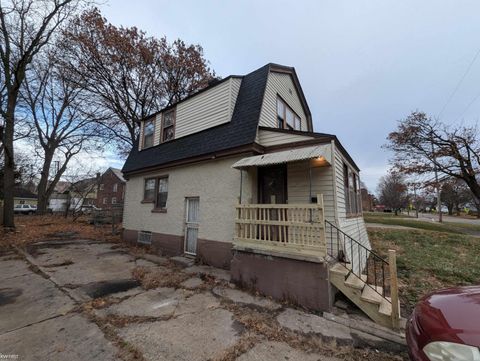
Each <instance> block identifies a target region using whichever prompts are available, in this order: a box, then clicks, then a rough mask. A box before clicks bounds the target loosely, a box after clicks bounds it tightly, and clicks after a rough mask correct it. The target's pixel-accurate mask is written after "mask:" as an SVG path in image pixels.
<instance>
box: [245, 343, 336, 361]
mask: <svg viewBox="0 0 480 361" xmlns="http://www.w3.org/2000/svg"><path fill="white" fill-rule="evenodd" d="M278 360H288V361H340V359H338V358H334V357H327V356H322V355H318V354H313V353H306V352H304V351H301V350H297V349H294V348H292V347H290V346H289V345H287V344H286V343H283V342H273V341H266V342H262V343H259V344H257V345H255V346H254V347H253V348H252V349H250V350H249V351H247V352H246V353H244V354H243V355H240V356H239V357H238V358H237V359H236V361H278Z"/></svg>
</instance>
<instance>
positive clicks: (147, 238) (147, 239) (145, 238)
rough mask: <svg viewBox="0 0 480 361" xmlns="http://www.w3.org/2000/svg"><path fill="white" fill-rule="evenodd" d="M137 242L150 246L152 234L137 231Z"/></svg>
mask: <svg viewBox="0 0 480 361" xmlns="http://www.w3.org/2000/svg"><path fill="white" fill-rule="evenodd" d="M137 242H138V243H141V244H147V245H150V244H152V232H148V231H139V232H138V237H137Z"/></svg>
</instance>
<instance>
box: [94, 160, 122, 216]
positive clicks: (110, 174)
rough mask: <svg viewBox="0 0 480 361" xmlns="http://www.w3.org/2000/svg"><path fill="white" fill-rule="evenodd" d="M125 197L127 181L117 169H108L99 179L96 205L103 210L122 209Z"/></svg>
mask: <svg viewBox="0 0 480 361" xmlns="http://www.w3.org/2000/svg"><path fill="white" fill-rule="evenodd" d="M124 195H125V179H124V178H123V175H122V172H121V170H120V169H117V168H112V167H110V168H108V169H107V170H106V171H105V173H103V174H102V175H101V176H99V178H98V191H97V199H96V202H95V205H96V206H97V207H98V208H102V209H111V208H122V207H123V200H124Z"/></svg>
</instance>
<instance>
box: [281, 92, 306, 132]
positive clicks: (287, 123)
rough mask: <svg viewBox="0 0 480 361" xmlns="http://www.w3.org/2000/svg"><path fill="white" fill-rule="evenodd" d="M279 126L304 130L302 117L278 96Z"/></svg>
mask: <svg viewBox="0 0 480 361" xmlns="http://www.w3.org/2000/svg"><path fill="white" fill-rule="evenodd" d="M277 126H278V128H280V129H289V130H293V129H295V130H302V122H301V120H300V117H299V116H298V115H297V114H295V112H294V111H293V110H292V108H290V107H289V106H288V105H287V103H286V102H285V101H283V99H282V98H280V97H278V96H277Z"/></svg>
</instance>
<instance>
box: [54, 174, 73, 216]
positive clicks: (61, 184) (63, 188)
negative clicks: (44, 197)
mask: <svg viewBox="0 0 480 361" xmlns="http://www.w3.org/2000/svg"><path fill="white" fill-rule="evenodd" d="M70 186H71V184H70V182H66V181H58V182H57V184H56V186H55V189H54V190H53V192H52V194H51V196H50V198H49V200H48V209H49V210H51V211H52V212H65V211H66V209H67V204H68V200H69V194H68V191H69V188H70Z"/></svg>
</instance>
